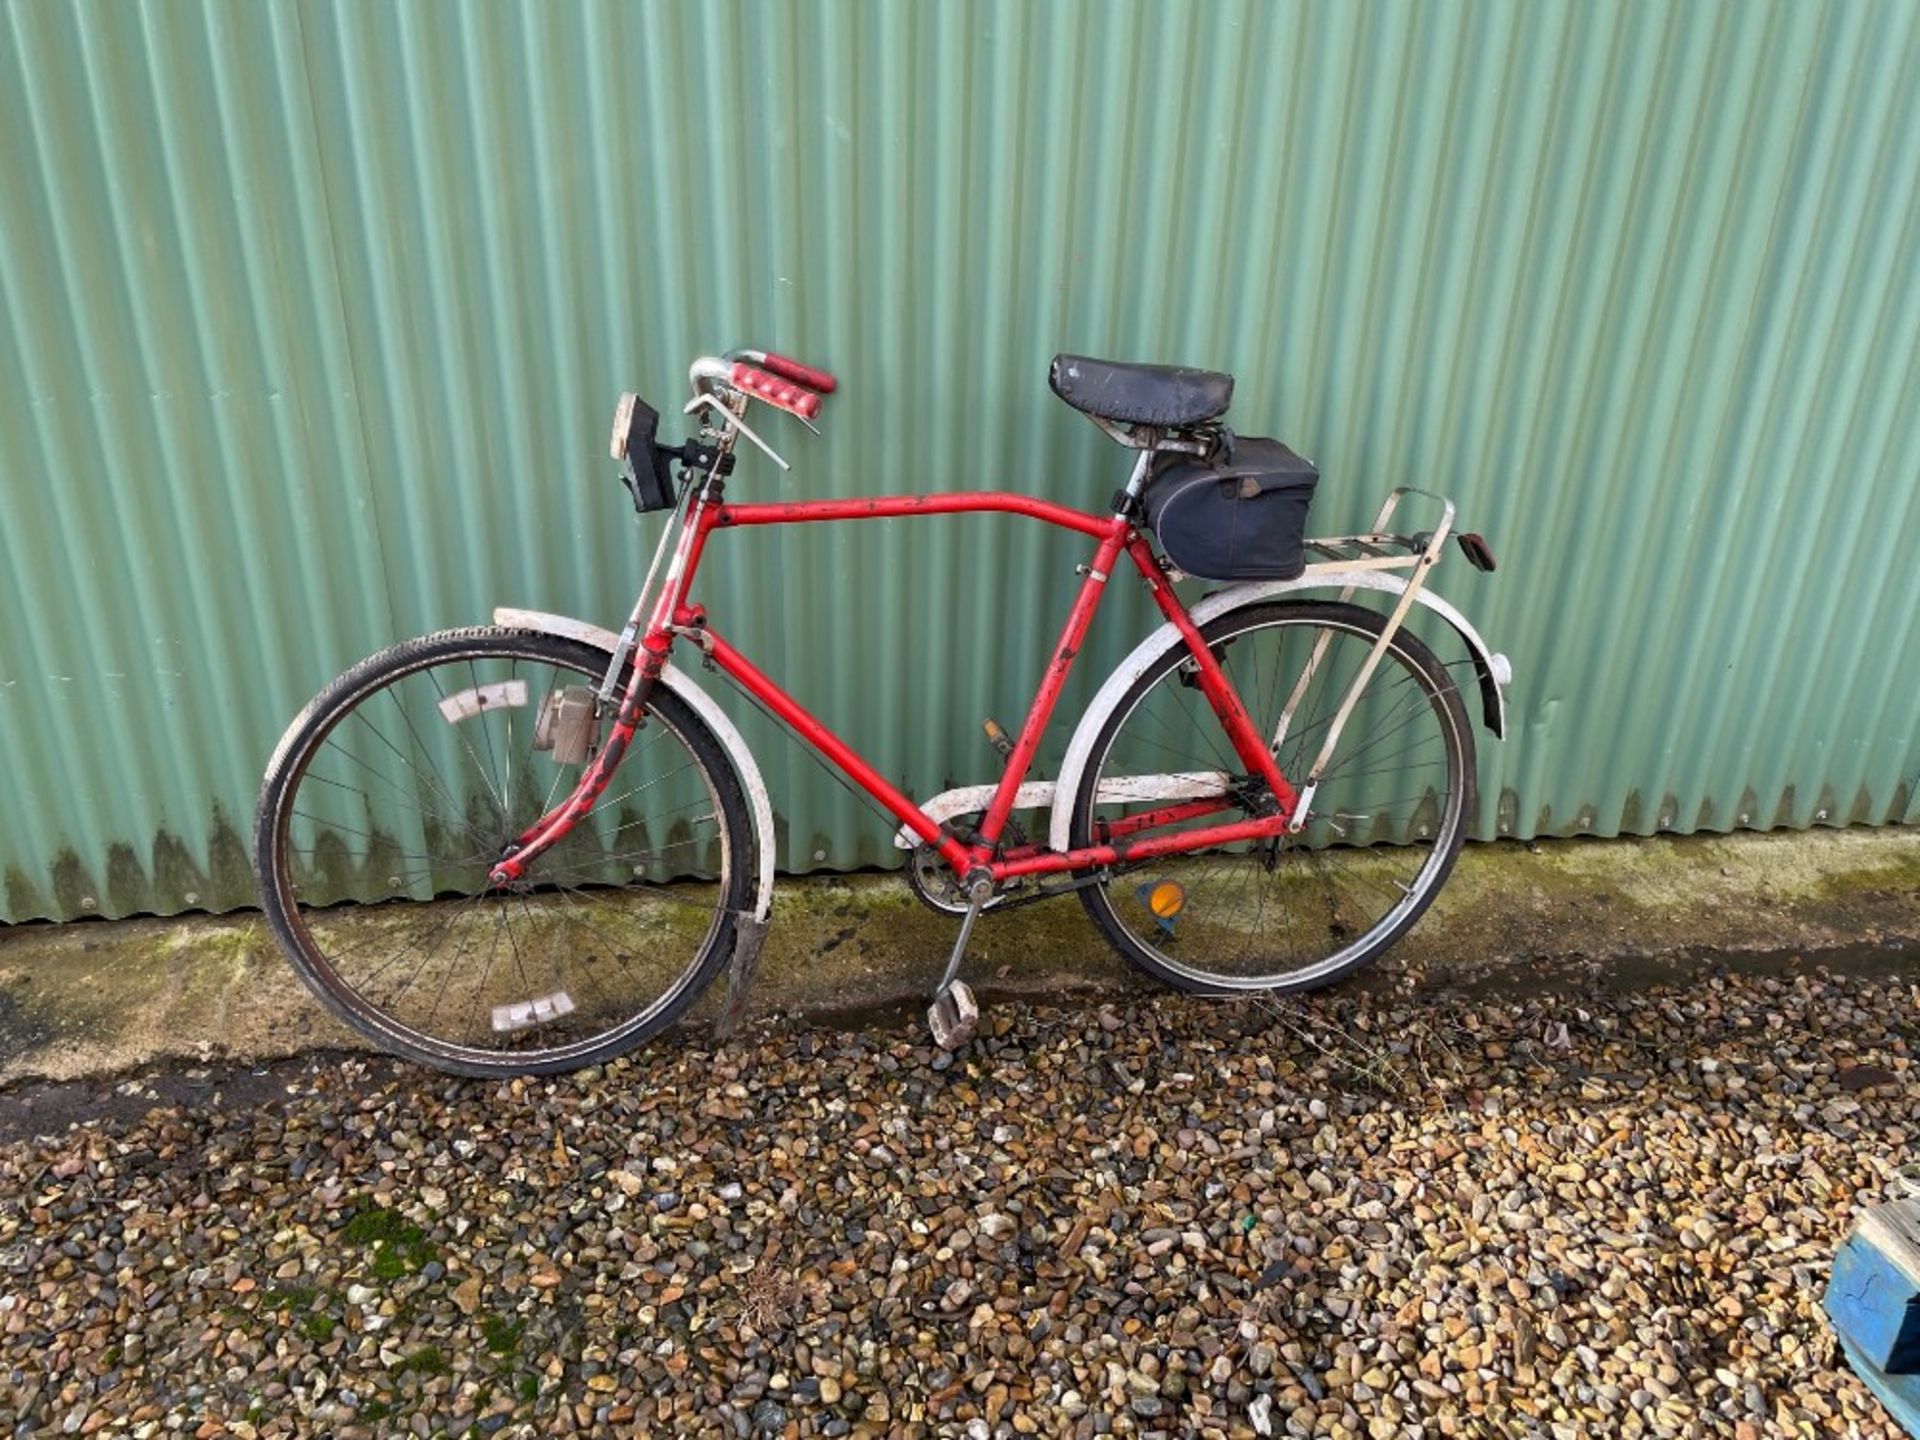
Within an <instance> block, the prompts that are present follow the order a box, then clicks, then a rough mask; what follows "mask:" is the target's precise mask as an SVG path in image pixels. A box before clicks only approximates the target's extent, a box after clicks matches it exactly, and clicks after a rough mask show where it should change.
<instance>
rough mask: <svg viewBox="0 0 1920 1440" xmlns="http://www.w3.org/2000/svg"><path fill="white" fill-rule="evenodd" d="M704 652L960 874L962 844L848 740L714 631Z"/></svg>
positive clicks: (709, 632)
mask: <svg viewBox="0 0 1920 1440" xmlns="http://www.w3.org/2000/svg"><path fill="white" fill-rule="evenodd" d="M703 641H704V643H703V646H702V648H703V649H705V650H706V651H707V654H708V655H709V656H710V657H711V658H712V660H713V663H714V664H716V665H718V666H719V667H720V668H721V669H722V670H724V671H726V672H727V674H729V675H731V676H732V677H733V678H734V679H736V680H738V681H739V682H740V683H741V684H742V685H744V686H745V687H746V688H747V691H748V693H750V694H752V695H753V696H754V697H755V698H756V699H758V700H759V701H760V702H761V703H762V704H764V705H765V706H766V707H767V708H768V709H770V710H772V711H773V713H774V714H775V715H778V716H779V717H780V718H781V720H783V721H785V722H786V723H787V724H788V725H791V726H792V727H793V729H794V731H795V732H796V733H797V734H798V735H799V737H800V739H801V740H802V741H803V742H804V743H806V744H808V745H811V746H812V747H813V748H814V749H816V750H818V751H819V752H820V753H821V754H822V755H825V756H826V757H827V759H829V760H831V761H832V762H833V763H834V764H835V765H838V766H839V767H840V768H841V769H842V770H844V771H845V772H846V773H847V774H848V776H850V777H851V778H852V779H853V781H854V783H855V784H857V785H858V786H859V787H860V788H861V789H862V790H865V791H866V792H867V793H868V794H869V795H871V796H873V798H874V799H876V800H878V801H879V802H880V803H881V804H882V805H884V806H886V807H887V809H888V810H890V811H892V812H893V815H894V817H895V818H896V819H898V820H899V821H900V823H901V824H902V825H905V826H906V827H907V828H908V829H910V830H912V831H913V833H914V834H916V835H918V836H919V837H920V838H921V839H922V840H925V841H926V842H928V843H929V844H930V845H932V846H933V847H934V848H935V849H936V850H938V851H939V852H940V854H941V856H942V858H944V859H945V860H946V861H947V863H948V864H949V865H952V866H953V867H954V869H955V871H956V872H958V871H963V870H964V869H965V868H966V866H967V863H968V855H967V850H966V847H965V846H964V845H962V844H961V843H960V842H959V841H958V840H955V839H954V838H953V837H952V836H951V835H948V834H945V833H944V832H942V831H941V829H940V827H939V826H938V825H936V824H934V822H933V821H932V820H930V819H928V818H927V814H926V812H925V811H924V810H922V809H921V808H920V807H919V806H918V805H915V804H914V803H913V801H911V800H909V799H908V798H907V797H906V796H905V795H903V794H901V793H900V791H899V790H897V789H896V788H895V787H894V786H893V784H892V782H890V781H889V780H888V779H887V777H886V776H884V775H882V774H881V773H880V772H879V771H878V770H875V769H874V768H873V767H872V766H871V765H869V764H868V763H867V762H866V761H865V760H863V759H861V758H860V755H859V752H858V751H856V750H855V749H854V748H853V747H852V746H851V745H849V744H847V742H846V741H844V740H842V739H841V738H840V737H839V736H838V735H836V734H834V733H833V731H831V730H829V729H828V728H827V727H826V726H825V725H823V724H822V723H821V722H820V721H819V720H818V719H816V718H815V717H814V716H813V715H812V714H811V713H810V712H809V711H808V710H807V708H806V707H805V706H803V705H802V704H801V703H800V702H799V701H797V700H795V699H794V698H793V697H792V696H791V695H789V694H787V692H786V691H784V690H782V689H781V688H780V686H779V685H778V684H777V683H775V681H774V680H773V679H772V678H771V677H769V676H768V675H767V674H766V672H764V671H763V670H761V669H760V668H759V667H758V666H757V665H755V664H754V663H753V662H752V661H751V660H749V659H747V657H746V656H744V655H742V654H741V653H740V652H739V651H738V650H736V649H734V648H733V646H731V645H729V644H728V643H727V642H726V641H725V640H723V639H722V638H721V637H720V636H718V635H716V634H715V633H714V632H713V631H712V630H707V631H706V632H705V634H704V637H703Z"/></svg>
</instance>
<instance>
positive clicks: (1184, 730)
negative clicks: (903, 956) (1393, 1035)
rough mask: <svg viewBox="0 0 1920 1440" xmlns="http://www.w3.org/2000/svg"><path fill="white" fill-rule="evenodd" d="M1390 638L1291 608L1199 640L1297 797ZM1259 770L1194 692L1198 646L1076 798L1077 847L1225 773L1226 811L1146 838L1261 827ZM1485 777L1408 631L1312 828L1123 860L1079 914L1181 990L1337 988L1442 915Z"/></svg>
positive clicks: (1101, 752) (1095, 756)
mask: <svg viewBox="0 0 1920 1440" xmlns="http://www.w3.org/2000/svg"><path fill="white" fill-rule="evenodd" d="M1384 624H1385V620H1384V618H1383V617H1382V616H1380V615H1378V614H1376V613H1375V612H1373V611H1371V610H1366V609H1363V608H1361V607H1360V606H1357V605H1347V604H1339V603H1331V602H1318V601H1292V602H1281V603H1276V604H1269V605H1258V606H1250V607H1248V608H1247V609H1244V610H1236V611H1233V612H1231V613H1230V614H1228V615H1223V616H1221V617H1220V618H1219V619H1218V620H1215V621H1213V622H1212V623H1211V624H1209V625H1207V626H1206V627H1205V628H1204V629H1203V630H1202V632H1201V633H1202V635H1203V636H1204V637H1205V639H1206V641H1207V643H1208V646H1209V648H1210V649H1211V650H1212V651H1213V653H1214V654H1215V655H1216V656H1218V657H1219V659H1220V662H1221V665H1222V667H1223V668H1224V669H1225V671H1226V673H1227V675H1228V677H1229V678H1230V679H1231V680H1232V682H1233V685H1234V688H1235V690H1236V691H1237V692H1238V693H1239V696H1240V699H1241V701H1242V703H1243V704H1245V706H1246V707H1247V710H1248V713H1249V714H1250V715H1251V717H1252V719H1253V724H1254V728H1255V730H1257V731H1258V732H1259V733H1260V734H1261V735H1262V736H1265V737H1268V738H1269V739H1271V738H1272V737H1273V736H1275V734H1276V733H1278V734H1279V735H1280V736H1281V739H1280V743H1279V747H1278V749H1277V751H1276V756H1277V758H1278V760H1279V763H1280V771H1281V774H1282V775H1283V776H1285V777H1286V778H1287V779H1288V780H1289V781H1290V782H1291V783H1293V784H1295V785H1299V784H1300V783H1302V780H1303V778H1304V776H1305V775H1306V773H1307V771H1308V769H1310V768H1311V766H1312V764H1313V762H1314V759H1315V757H1316V756H1317V755H1318V753H1319V751H1320V747H1321V745H1322V744H1323V743H1324V741H1325V739H1326V735H1327V731H1328V729H1329V728H1330V726H1331V723H1332V720H1333V716H1334V712H1335V711H1336V709H1337V708H1338V707H1339V705H1340V702H1341V700H1342V698H1343V697H1344V696H1345V694H1346V693H1347V690H1348V688H1349V685H1350V684H1351V682H1352V681H1353V679H1354V678H1355V676H1356V675H1357V674H1358V673H1359V671H1360V667H1361V666H1362V664H1363V663H1364V662H1365V660H1366V658H1367V656H1368V654H1369V653H1370V652H1371V650H1372V647H1373V645H1374V643H1375V642H1376V641H1377V640H1378V639H1379V636H1380V634H1381V631H1382V628H1383V626H1384ZM1283 717H1285V721H1284V725H1283V723H1282V720H1283ZM1244 770H1245V766H1244V764H1243V763H1242V762H1241V760H1240V758H1239V757H1238V755H1237V754H1236V753H1235V752H1234V750H1233V747H1232V746H1231V744H1229V742H1228V740H1227V737H1226V735H1225V733H1224V732H1223V730H1222V729H1221V726H1220V722H1219V720H1218V719H1217V718H1216V717H1215V716H1214V714H1213V711H1212V709H1211V708H1210V707H1209V706H1208V704H1207V702H1206V699H1205V697H1204V696H1203V695H1202V693H1201V692H1200V690H1199V688H1198V687H1197V686H1196V685H1195V684H1194V683H1193V665H1192V661H1191V660H1190V659H1189V658H1188V656H1187V652H1186V649H1185V647H1176V648H1175V650H1174V651H1172V652H1171V653H1169V654H1168V655H1167V656H1166V657H1164V658H1163V659H1162V660H1160V661H1158V662H1157V663H1156V664H1155V665H1154V666H1153V667H1152V668H1150V669H1149V670H1148V671H1147V673H1146V674H1144V675H1143V676H1141V677H1140V679H1139V681H1138V682H1136V683H1135V685H1134V686H1133V688H1132V689H1131V690H1130V691H1129V692H1128V693H1127V695H1126V696H1125V697H1124V698H1123V699H1122V701H1121V703H1120V704H1119V706H1118V707H1117V708H1116V709H1115V710H1114V713H1113V715H1112V716H1111V717H1110V718H1109V719H1108V721H1107V723H1106V726H1105V727H1104V728H1103V729H1102V731H1101V733H1100V735H1099V736H1098V738H1097V739H1096V740H1095V742H1094V747H1093V751H1092V753H1091V754H1090V755H1089V756H1088V760H1087V768H1086V772H1085V774H1084V776H1083V778H1082V780H1081V784H1080V791H1079V793H1078V794H1077V795H1076V796H1075V799H1074V809H1073V827H1072V843H1073V845H1074V847H1075V848H1079V847H1081V846H1086V845H1093V844H1100V843H1103V842H1104V841H1105V839H1106V838H1107V837H1106V834H1105V833H1104V831H1105V827H1107V826H1110V825H1112V824H1113V823H1114V822H1116V821H1119V820H1123V819H1124V818H1125V817H1127V816H1130V815H1141V814H1144V813H1146V812H1148V811H1151V810H1153V809H1155V808H1156V807H1166V806H1167V805H1168V804H1169V799H1168V798H1167V790H1168V785H1167V783H1166V781H1167V779H1168V777H1173V776H1178V777H1184V778H1183V780H1182V781H1181V782H1179V783H1181V784H1184V785H1185V786H1186V787H1187V792H1186V797H1185V798H1192V785H1193V784H1194V780H1193V778H1192V777H1195V776H1207V775H1218V776H1220V777H1221V779H1222V780H1223V781H1224V784H1223V785H1222V786H1221V790H1220V792H1218V793H1221V794H1222V795H1223V804H1222V806H1221V807H1220V808H1219V809H1217V810H1215V811H1214V812H1213V813H1211V814H1207V815H1204V816H1200V817H1197V818H1190V819H1186V820H1181V821H1176V822H1173V823H1169V824H1166V825H1163V826H1160V827H1158V828H1152V829H1141V830H1135V831H1134V832H1133V838H1135V839H1145V838H1147V837H1149V836H1160V835H1166V834H1175V833H1178V832H1179V831H1181V830H1187V829H1198V828H1200V827H1202V826H1211V825H1221V824H1225V823H1228V822H1230V821H1234V820H1240V819H1245V818H1248V817H1250V816H1252V815H1255V814H1257V813H1259V811H1258V809H1257V808H1256V806H1257V803H1258V799H1259V796H1258V793H1257V792H1258V789H1259V788H1260V787H1258V786H1255V785H1252V784H1250V783H1249V777H1247V776H1246V775H1245V774H1244V773H1243V772H1244ZM1473 775H1474V751H1473V732H1472V730H1471V728H1470V727H1469V725H1468V722H1467V715H1466V709H1465V707H1464V706H1463V705H1462V704H1461V701H1460V695H1459V692H1458V689H1457V688H1456V686H1455V685H1454V684H1453V682H1452V679H1451V676H1450V674H1449V672H1448V670H1447V668H1446V667H1445V666H1444V665H1442V664H1441V663H1440V661H1439V660H1438V658H1436V657H1435V655H1434V654H1433V652H1432V651H1431V650H1430V649H1428V648H1427V646H1426V645H1424V644H1422V643H1421V641H1420V640H1419V639H1417V638H1416V637H1415V636H1413V635H1411V634H1409V633H1407V632H1406V631H1405V630H1402V631H1401V632H1400V633H1399V634H1397V635H1396V636H1395V637H1394V639H1393V642H1392V644H1391V645H1390V646H1389V647H1388V648H1387V651H1386V653H1385V654H1384V655H1383V656H1382V657H1381V661H1380V665H1379V668H1378V669H1377V670H1376V671H1375V672H1374V674H1373V677H1372V679H1371V680H1370V681H1369V682H1368V685H1367V688H1366V690H1365V692H1364V693H1363V694H1362V696H1361V698H1360V702H1359V703H1358V705H1357V706H1356V707H1355V708H1354V711H1353V713H1352V715H1351V716H1350V717H1349V719H1348V721H1347V723H1346V725H1345V727H1344V728H1343V729H1342V731H1341V736H1340V743H1339V745H1338V747H1337V748H1336V749H1335V751H1334V753H1333V756H1332V758H1331V760H1330V762H1329V764H1328V767H1327V770H1326V772H1325V773H1324V775H1323V776H1322V778H1321V782H1320V785H1319V788H1318V790H1317V791H1316V792H1315V795H1314V798H1313V803H1312V806H1311V808H1310V809H1309V811H1308V823H1307V825H1306V828H1305V829H1304V830H1302V831H1301V832H1299V833H1297V834H1293V835H1288V836H1285V837H1282V838H1281V839H1279V840H1277V841H1253V842H1242V843H1239V844H1233V845H1226V846H1221V847H1218V848H1214V849H1208V850H1202V851H1197V852H1194V853H1191V854H1180V855H1170V856H1165V857H1162V858H1160V859H1158V860H1149V861H1144V862H1140V863H1138V864H1134V865H1128V864H1125V863H1124V862H1123V863H1121V864H1119V865H1116V866H1114V867H1112V868H1111V869H1110V870H1109V871H1108V872H1106V873H1105V874H1104V875H1103V876H1102V877H1101V879H1100V880H1099V881H1098V882H1097V883H1095V884H1093V885H1090V886H1088V887H1086V888H1084V889H1082V890H1081V891H1080V892H1079V893H1080V898H1081V902H1082V903H1083V904H1084V905H1085V906H1086V908H1087V911H1088V913H1089V914H1090V915H1091V916H1092V917H1093V920H1094V922H1095V923H1096V924H1097V925H1098V926H1099V927H1100V929H1101V930H1102V931H1103V932H1104V933H1105V934H1106V936H1107V938H1108V939H1109V940H1110V941H1111V942H1112V943H1113V945H1114V947H1115V948H1116V949H1117V950H1119V951H1120V953H1121V954H1122V955H1124V956H1126V958H1127V959H1129V960H1130V961H1132V962H1133V963H1134V964H1136V965H1138V966H1139V967H1140V968H1141V969H1143V970H1145V971H1147V972H1148V973H1149V974H1152V975H1154V976H1156V977H1158V978H1159V979H1161V980H1164V981H1166V982H1167V983H1168V984H1171V985H1175V986H1178V987H1179V988H1181V989H1183V990H1192V991H1197V992H1200V993H1205V994H1225V993H1232V992H1236V991H1286V990H1309V989H1313V988H1315V987H1318V986H1321V985H1326V984H1329V983H1331V982H1332V981H1334V980H1337V979H1339V978H1341V977H1342V976H1344V975H1348V974H1351V973H1352V972H1353V971H1355V970H1357V969H1359V968H1360V967H1361V966H1363V965H1365V964H1366V963H1367V962H1368V961H1370V960H1372V959H1373V958H1374V957H1376V956H1377V955H1379V954H1380V952H1381V951H1383V950H1385V949H1386V948H1387V947H1388V946H1389V945H1391V944H1392V943H1393V942H1394V941H1395V940H1396V939H1398V938H1399V937H1400V936H1401V935H1403V934H1404V933H1405V932H1406V931H1407V929H1408V928H1409V927H1410V926H1412V924H1413V923H1414V921H1415V920H1417V919H1418V918H1419V917H1420V914H1421V912H1423V911H1424V910H1425V909H1426V908H1427V906H1428V905H1429V904H1431V903H1432V901H1433V897H1434V895H1435V893H1436V892H1438V890H1439V889H1440V886H1441V885H1442V883H1444V881H1445V880H1446V877H1447V873H1448V871H1450V870H1451V869H1452V868H1453V862H1454V859H1455V857H1456V856H1457V855H1458V854H1459V851H1460V844H1461V841H1462V839H1463V837H1464V835H1465V830H1466V823H1467V816H1468V815H1469V814H1470V813H1471V811H1472V808H1473ZM1156 777H1158V779H1157V780H1156ZM1176 788H1177V787H1176ZM1155 790H1158V791H1159V792H1160V793H1159V795H1158V797H1156V796H1154V794H1153V793H1152V792H1154V791H1155ZM1226 797H1233V798H1226ZM1176 803H1177V802H1176Z"/></svg>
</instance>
